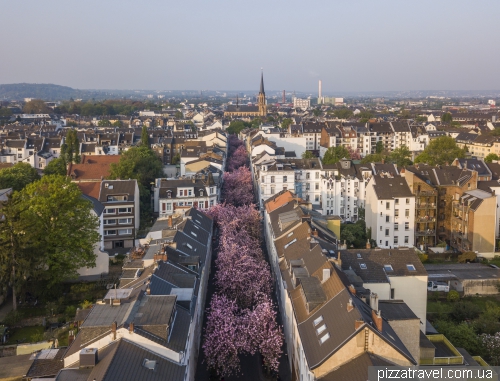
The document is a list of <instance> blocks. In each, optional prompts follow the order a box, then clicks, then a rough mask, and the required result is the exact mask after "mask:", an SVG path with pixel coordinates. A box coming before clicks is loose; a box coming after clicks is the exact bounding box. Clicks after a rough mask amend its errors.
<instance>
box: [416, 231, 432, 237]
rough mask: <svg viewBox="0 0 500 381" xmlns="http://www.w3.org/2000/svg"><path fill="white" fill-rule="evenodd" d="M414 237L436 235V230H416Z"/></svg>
mask: <svg viewBox="0 0 500 381" xmlns="http://www.w3.org/2000/svg"><path fill="white" fill-rule="evenodd" d="M416 235H418V236H430V235H436V230H434V229H426V230H417V232H416Z"/></svg>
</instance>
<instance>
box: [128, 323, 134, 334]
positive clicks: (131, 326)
mask: <svg viewBox="0 0 500 381" xmlns="http://www.w3.org/2000/svg"><path fill="white" fill-rule="evenodd" d="M128 331H129V333H134V322H132V323H130V325H129V326H128Z"/></svg>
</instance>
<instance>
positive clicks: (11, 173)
mask: <svg viewBox="0 0 500 381" xmlns="http://www.w3.org/2000/svg"><path fill="white" fill-rule="evenodd" d="M38 179H40V175H39V174H38V171H37V170H36V169H35V168H33V167H32V166H31V165H30V164H28V163H17V164H16V165H14V166H12V167H10V168H5V169H2V170H0V189H5V188H12V190H14V191H20V190H21V189H23V188H24V187H25V186H26V185H28V184H30V183H32V182H33V181H36V180H38Z"/></svg>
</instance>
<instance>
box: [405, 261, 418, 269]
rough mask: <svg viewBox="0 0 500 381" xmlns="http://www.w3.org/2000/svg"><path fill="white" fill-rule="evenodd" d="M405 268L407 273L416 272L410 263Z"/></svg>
mask: <svg viewBox="0 0 500 381" xmlns="http://www.w3.org/2000/svg"><path fill="white" fill-rule="evenodd" d="M406 268H407V269H408V271H417V269H416V268H415V266H413V265H412V264H411V263H410V264H408V265H406Z"/></svg>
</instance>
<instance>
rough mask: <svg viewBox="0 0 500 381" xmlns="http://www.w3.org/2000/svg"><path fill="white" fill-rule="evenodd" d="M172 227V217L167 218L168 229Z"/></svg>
mask: <svg viewBox="0 0 500 381" xmlns="http://www.w3.org/2000/svg"><path fill="white" fill-rule="evenodd" d="M172 226H173V218H172V216H171V215H170V216H168V227H169V228H171V227H172Z"/></svg>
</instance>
